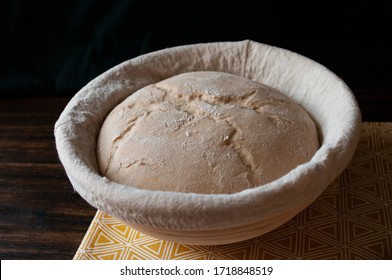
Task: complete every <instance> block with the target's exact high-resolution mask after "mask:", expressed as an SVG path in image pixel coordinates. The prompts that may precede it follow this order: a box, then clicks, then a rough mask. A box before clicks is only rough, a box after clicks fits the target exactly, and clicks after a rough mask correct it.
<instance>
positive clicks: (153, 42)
mask: <svg viewBox="0 0 392 280" xmlns="http://www.w3.org/2000/svg"><path fill="white" fill-rule="evenodd" d="M390 3H391V2H390V1H383V2H380V3H377V2H375V1H356V2H353V1H346V2H344V1H340V2H337V3H334V2H331V1H299V0H298V1H287V3H284V2H282V1H276V0H275V1H272V0H267V1H248V0H240V1H233V0H228V1H227V0H208V1H206V0H198V1H145V0H133V1H122V0H117V1H92V0H88V1H75V0H74V1H28V0H15V1H1V2H0V24H1V25H0V28H1V29H0V36H1V37H0V38H1V49H0V54H1V56H0V97H5V96H6V97H7V96H8V97H10V96H11V97H17V96H26V95H27V96H32V95H37V96H38V95H39V96H43V95H48V96H52V95H57V96H58V95H73V94H75V92H77V90H79V89H80V88H81V87H82V86H83V85H85V84H86V83H87V82H88V81H90V80H91V79H93V78H94V77H96V76H97V75H99V74H101V73H102V72H104V71H105V70H107V69H109V68H111V67H112V66H114V65H116V64H118V63H120V62H122V61H124V60H128V59H131V58H133V57H135V56H138V55H140V54H143V53H147V52H151V51H154V50H158V49H162V48H167V47H171V46H176V45H183V44H192V43H201V42H214V41H237V40H244V39H251V40H254V41H258V42H262V43H266V44H270V45H275V46H278V47H282V48H286V49H289V50H292V51H295V52H298V53H300V54H302V55H305V56H307V57H309V58H311V59H313V60H316V61H318V62H319V63H321V64H323V65H325V66H326V67H328V68H329V69H331V70H332V71H333V72H335V73H336V74H337V75H338V76H340V77H341V78H343V80H345V81H346V83H347V84H348V85H349V86H350V87H351V88H352V89H354V90H355V89H357V88H360V89H361V90H366V89H368V88H369V89H371V88H383V89H390V88H392V79H391V77H392V70H391V67H390V65H391V63H392V54H391V52H392V48H391V43H390V37H391V34H392V23H391V22H392V5H391V4H390ZM367 94H371V93H367Z"/></svg>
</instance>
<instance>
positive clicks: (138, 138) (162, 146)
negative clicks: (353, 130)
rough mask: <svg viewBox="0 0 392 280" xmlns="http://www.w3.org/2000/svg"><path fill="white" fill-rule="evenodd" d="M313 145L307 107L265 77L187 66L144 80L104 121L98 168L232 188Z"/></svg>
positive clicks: (130, 179)
mask: <svg viewBox="0 0 392 280" xmlns="http://www.w3.org/2000/svg"><path fill="white" fill-rule="evenodd" d="M318 148H319V141H318V133H317V129H316V126H315V124H314V123H313V121H312V119H311V118H310V117H309V115H308V114H307V113H306V112H305V111H304V110H303V109H302V107H300V106H299V105H298V104H297V103H295V102H294V101H292V100H291V99H290V98H288V97H287V96H286V95H284V94H282V93H280V92H278V91H277V90H275V89H273V88H271V87H268V86H266V85H263V84H260V83H257V82H254V81H251V80H248V79H246V78H243V77H240V76H236V75H232V74H228V73H222V72H207V71H201V72H188V73H183V74H180V75H177V76H173V77H171V78H169V79H166V80H163V81H161V82H158V83H156V84H152V85H149V86H146V87H144V88H142V89H140V90H138V91H136V92H135V93H134V94H132V95H131V96H129V97H128V98H127V99H125V100H124V101H123V102H122V103H120V104H119V105H118V106H116V107H115V108H114V109H113V110H112V111H111V113H110V114H109V115H108V116H107V118H106V120H105V121H104V123H103V125H102V128H101V131H100V134H99V137H98V141H97V160H98V165H99V168H100V172H101V175H102V176H106V177H107V178H109V179H110V180H112V181H115V182H118V183H121V184H125V185H131V186H134V187H138V188H143V189H152V190H162V191H176V192H193V193H234V192H239V191H241V190H244V189H247V188H251V187H255V186H260V185H263V184H266V183H268V182H271V181H273V180H275V179H277V178H279V177H281V176H283V175H285V174H286V173H288V172H289V171H290V170H292V169H293V168H295V167H296V166H298V165H299V164H302V163H304V162H307V161H309V160H310V159H311V157H312V156H313V155H314V153H315V152H316V150H317V149H318Z"/></svg>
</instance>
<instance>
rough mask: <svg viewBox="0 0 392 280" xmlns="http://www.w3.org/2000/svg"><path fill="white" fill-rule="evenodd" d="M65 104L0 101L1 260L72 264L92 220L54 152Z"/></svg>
mask: <svg viewBox="0 0 392 280" xmlns="http://www.w3.org/2000/svg"><path fill="white" fill-rule="evenodd" d="M68 100H69V98H31V99H15V100H12V99H8V100H1V101H0V259H72V257H73V255H74V254H75V252H76V250H77V248H78V246H79V244H80V242H81V240H82V238H83V236H84V233H85V232H86V230H87V228H88V226H89V224H90V222H91V219H92V217H93V216H94V214H95V209H93V208H92V207H90V206H89V205H88V204H87V203H86V202H85V201H84V200H83V199H81V198H80V196H79V195H78V194H77V193H75V192H74V191H73V188H72V186H71V184H70V183H69V181H68V178H67V176H66V174H65V172H64V169H63V167H62V165H61V163H60V161H59V160H58V156H57V152H56V149H55V142H54V135H53V127H54V123H55V121H56V120H57V118H58V116H59V114H60V113H61V111H62V110H63V109H64V107H65V105H66V103H67V102H68Z"/></svg>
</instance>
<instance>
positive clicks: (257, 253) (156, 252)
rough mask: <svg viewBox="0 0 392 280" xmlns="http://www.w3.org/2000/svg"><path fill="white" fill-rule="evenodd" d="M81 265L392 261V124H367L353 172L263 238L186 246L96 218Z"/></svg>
mask: <svg viewBox="0 0 392 280" xmlns="http://www.w3.org/2000/svg"><path fill="white" fill-rule="evenodd" d="M74 259H76V260H80V259H138V260H139V259H218V260H225V259H241V260H242V259H392V123H363V127H362V134H361V138H360V141H359V144H358V148H357V151H356V153H355V155H354V157H353V159H352V161H351V163H350V164H349V166H348V167H347V168H346V170H345V171H344V172H343V173H342V174H341V175H340V176H339V177H338V178H337V179H336V180H335V181H334V182H333V183H332V184H331V185H330V186H329V187H328V188H327V189H326V190H325V191H324V192H323V193H322V194H321V195H320V196H319V198H318V199H317V200H316V201H315V202H313V203H312V204H311V205H310V206H309V207H307V208H306V209H305V210H303V211H302V212H301V213H299V214H298V215H297V216H295V217H294V218H293V219H291V220H290V221H289V222H287V223H286V224H284V225H282V226H280V227H279V228H277V229H275V230H273V231H271V232H269V233H267V234H264V235H263V236H260V237H257V238H253V239H250V240H246V241H243V242H238V243H233V244H227V245H217V246H195V245H187V244H179V243H175V242H169V241H164V240H159V239H156V238H153V237H150V236H147V235H145V234H142V233H140V232H138V231H136V230H134V229H132V228H130V227H128V226H126V225H124V224H122V223H121V222H119V221H117V220H116V219H114V218H113V217H111V216H109V215H107V214H105V213H103V212H101V211H97V213H96V215H95V217H94V219H93V221H92V223H91V225H90V228H89V229H88V231H87V233H86V235H85V237H84V239H83V241H82V243H81V244H80V247H79V249H78V251H77V252H76V254H75V256H74Z"/></svg>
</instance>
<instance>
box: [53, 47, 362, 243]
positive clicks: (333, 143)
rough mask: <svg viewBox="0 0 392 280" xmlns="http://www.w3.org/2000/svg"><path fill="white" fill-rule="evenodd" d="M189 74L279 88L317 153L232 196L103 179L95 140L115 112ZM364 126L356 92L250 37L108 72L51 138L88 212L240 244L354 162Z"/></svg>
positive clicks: (165, 232) (170, 52)
mask: <svg viewBox="0 0 392 280" xmlns="http://www.w3.org/2000/svg"><path fill="white" fill-rule="evenodd" d="M190 71H221V72H228V73H233V74H235V75H240V76H243V77H245V78H248V79H251V80H254V81H258V82H261V83H264V84H266V85H269V86H271V87H274V88H276V89H277V90H279V91H281V92H283V93H284V94H286V95H288V96H289V97H291V98H292V99H294V100H295V101H296V102H298V103H299V104H300V105H301V106H302V107H303V108H305V109H306V111H307V112H308V113H309V115H310V116H311V117H312V118H313V120H314V121H315V123H316V125H317V127H318V132H319V135H320V140H321V141H320V143H321V147H320V149H319V150H318V151H317V152H316V154H315V155H314V156H313V158H312V159H311V161H309V162H307V163H305V164H302V165H300V166H298V167H297V168H295V169H293V170H292V171H291V172H289V173H288V174H286V175H285V176H283V177H281V178H279V179H277V180H275V181H273V182H271V183H268V184H266V185H263V186H259V187H256V188H253V189H246V190H244V191H241V192H238V193H234V194H216V195H211V194H208V195H205V194H192V193H176V192H162V191H150V190H141V189H137V188H134V187H130V186H124V185H121V184H117V183H114V182H110V181H108V180H107V179H105V178H103V177H101V176H100V175H99V174H98V172H97V170H98V167H97V163H96V157H95V149H96V137H97V135H98V132H99V129H100V126H101V124H102V122H103V120H104V119H105V117H106V115H107V114H108V113H109V112H110V111H111V109H112V108H113V107H114V106H115V105H117V104H119V103H120V102H121V101H122V100H124V99H125V98H126V97H127V96H129V95H130V94H132V93H133V92H135V91H136V90H138V89H140V88H142V87H144V86H146V85H148V84H152V83H156V82H158V81H160V80H163V79H166V78H168V77H170V76H174V75H177V74H179V73H183V72H190ZM360 122H361V115H360V111H359V109H358V106H357V103H356V101H355V98H354V96H353V95H352V93H351V91H350V90H349V88H348V87H347V86H346V85H345V83H344V82H343V81H342V80H341V79H340V78H338V77H337V76H336V75H335V74H333V73H332V72H331V71H329V70H328V69H326V68H325V67H324V66H322V65H320V64H318V63H316V62H314V61H312V60H310V59H308V58H306V57H303V56H301V55H299V54H296V53H293V52H291V51H288V50H284V49H281V48H277V47H273V46H269V45H265V44H261V43H257V42H253V41H249V40H246V41H241V42H218V43H206V44H195V45H186V46H179V47H174V48H169V49H164V50H160V51H156V52H152V53H149V54H145V55H142V56H139V57H136V58H134V59H131V60H128V61H125V62H123V63H121V64H119V65H118V66H115V67H113V68H112V69H110V70H108V71H107V72H105V73H103V74H102V75H100V76H99V77H97V78H95V79H94V80H92V81H91V82H90V83H88V84H87V85H86V86H85V87H84V88H82V89H81V90H80V91H79V92H78V93H77V94H76V95H75V96H74V98H72V100H71V101H70V102H69V104H68V105H67V106H66V108H65V109H64V111H63V113H62V114H61V115H60V117H59V119H58V121H57V122H56V124H55V137H56V146H57V150H58V153H59V157H60V160H61V162H62V164H63V165H64V168H65V171H66V173H67V175H68V177H69V179H70V181H71V183H72V185H73V187H74V188H75V190H76V191H77V192H78V193H79V194H80V195H81V196H82V197H83V198H84V199H85V200H86V201H87V202H89V203H90V204H91V205H92V206H94V207H96V208H98V209H100V210H102V211H104V212H106V213H108V214H110V215H112V216H114V217H116V218H118V219H120V220H122V221H123V222H125V223H127V224H130V225H132V226H134V227H135V228H136V229H138V230H142V231H144V232H146V233H150V234H151V235H155V236H157V235H158V236H161V237H164V238H166V239H171V238H172V239H174V240H175V239H176V238H177V237H178V236H182V235H184V236H185V237H184V238H185V239H186V235H187V234H189V235H191V236H192V235H193V236H195V235H198V233H200V234H203V233H204V234H206V235H214V231H216V230H218V232H221V233H222V232H225V234H226V235H228V236H229V235H231V237H230V236H229V237H228V238H229V239H230V241H236V240H242V239H246V238H251V237H253V236H257V235H260V234H262V233H265V232H268V231H270V230H272V229H274V228H276V227H278V226H279V225H281V224H283V223H284V222H286V221H288V220H289V219H290V218H292V217H293V216H294V215H296V214H297V213H298V212H299V211H301V210H302V209H304V208H305V207H306V206H308V205H309V204H310V203H311V202H312V201H313V200H315V198H316V197H317V196H318V195H319V194H321V192H322V191H323V190H324V189H325V188H326V187H327V186H328V184H330V183H331V182H332V180H333V179H334V178H335V177H336V176H337V175H338V174H339V173H340V172H342V171H343V169H344V168H345V167H346V166H347V164H348V162H349V161H350V159H351V158H352V156H353V153H354V151H355V148H356V144H357V142H358V138H359V129H360ZM224 229H227V230H226V231H224ZM191 238H192V237H190V239H191ZM206 238H207V239H208V237H206ZM224 238H225V237H222V239H224ZM190 239H189V240H190ZM186 241H187V240H185V242H186ZM190 241H192V240H190Z"/></svg>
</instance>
